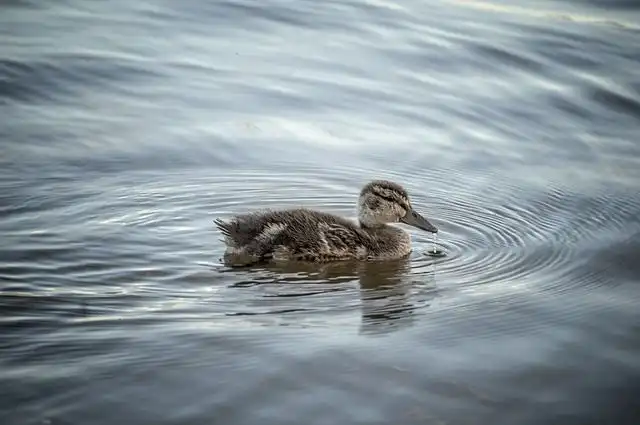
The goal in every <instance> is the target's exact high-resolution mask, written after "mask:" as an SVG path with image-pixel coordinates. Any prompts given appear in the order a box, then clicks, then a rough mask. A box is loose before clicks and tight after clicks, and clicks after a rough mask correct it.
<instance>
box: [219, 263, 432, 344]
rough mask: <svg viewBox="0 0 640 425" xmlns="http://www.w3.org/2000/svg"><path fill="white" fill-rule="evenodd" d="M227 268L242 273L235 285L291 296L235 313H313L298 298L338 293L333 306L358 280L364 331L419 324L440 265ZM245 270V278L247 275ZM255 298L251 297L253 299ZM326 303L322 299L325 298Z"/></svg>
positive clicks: (341, 302) (274, 295)
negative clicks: (415, 267)
mask: <svg viewBox="0 0 640 425" xmlns="http://www.w3.org/2000/svg"><path fill="white" fill-rule="evenodd" d="M219 271H220V272H222V273H236V274H237V276H235V278H234V279H233V280H234V283H232V284H230V285H229V286H230V287H231V288H251V287H256V286H261V285H262V286H266V285H270V286H271V288H272V289H271V290H265V291H264V292H262V293H260V294H255V296H262V297H266V298H271V299H274V298H275V299H286V300H287V301H288V302H287V303H286V304H278V303H274V304H272V305H270V306H269V308H267V309H261V310H260V311H253V312H251V311H240V312H235V313H230V314H231V315H234V316H239V315H242V316H252V315H262V314H280V313H292V312H302V311H304V312H307V313H312V312H313V310H310V309H305V308H301V307H300V306H301V302H298V303H296V299H301V298H303V297H309V296H321V295H333V294H336V295H337V296H336V297H331V298H329V299H328V300H329V301H330V302H331V305H330V306H329V307H330V309H336V310H339V309H340V308H341V307H342V306H344V305H345V299H348V297H349V296H350V292H352V289H353V288H352V287H351V286H350V285H349V284H350V283H353V282H358V283H359V285H358V294H359V297H358V298H359V302H360V306H359V308H360V310H361V327H360V332H361V333H362V334H375V333H387V332H392V331H395V330H398V329H400V328H403V327H407V326H410V325H411V324H413V321H414V315H415V314H416V310H417V309H418V308H420V307H422V306H424V305H425V303H428V301H429V300H430V299H431V298H433V297H434V294H435V292H434V288H435V264H434V265H433V267H432V268H431V271H430V272H425V271H424V270H420V271H418V270H416V271H414V272H413V273H412V268H411V258H410V257H405V258H402V259H398V260H392V261H336V262H331V263H324V264H314V263H309V262H299V261H292V262H279V263H273V262H272V263H265V264H261V265H259V266H249V267H245V268H237V267H230V268H223V269H220V270H219ZM242 275H244V278H243V277H242ZM252 301H255V300H249V304H251V303H252ZM319 305H321V303H319Z"/></svg>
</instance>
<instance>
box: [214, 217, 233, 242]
mask: <svg viewBox="0 0 640 425" xmlns="http://www.w3.org/2000/svg"><path fill="white" fill-rule="evenodd" d="M213 223H214V224H215V225H216V227H217V228H218V230H220V232H222V234H223V235H224V236H225V237H228V238H230V237H231V232H232V231H233V229H232V228H233V224H232V223H227V222H225V221H222V220H221V219H219V218H216V219H215V220H213Z"/></svg>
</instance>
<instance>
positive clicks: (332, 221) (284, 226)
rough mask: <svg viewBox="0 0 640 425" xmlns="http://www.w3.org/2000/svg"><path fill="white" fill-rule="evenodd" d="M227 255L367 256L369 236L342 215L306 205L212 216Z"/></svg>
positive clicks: (322, 258)
mask: <svg viewBox="0 0 640 425" xmlns="http://www.w3.org/2000/svg"><path fill="white" fill-rule="evenodd" d="M216 225H217V227H218V228H219V229H220V231H221V232H222V233H223V234H224V236H225V243H226V244H227V247H228V249H227V254H228V255H236V256H237V255H240V256H245V257H247V258H250V259H252V260H253V261H259V260H262V259H269V258H274V259H298V260H306V261H331V260H336V259H349V258H357V259H362V258H366V256H367V247H368V245H369V244H370V243H371V241H370V237H369V236H368V235H367V233H366V232H364V231H363V230H362V229H360V228H359V227H358V225H357V224H356V223H354V222H352V221H350V220H347V219H344V218H342V217H339V216H336V215H333V214H328V213H325V212H320V211H312V210H308V209H303V208H299V209H290V210H281V211H266V212H256V213H249V214H243V215H238V216H236V217H234V218H233V219H231V220H230V221H229V222H226V223H225V222H223V221H221V220H216Z"/></svg>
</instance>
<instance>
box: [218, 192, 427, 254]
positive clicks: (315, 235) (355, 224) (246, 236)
mask: <svg viewBox="0 0 640 425" xmlns="http://www.w3.org/2000/svg"><path fill="white" fill-rule="evenodd" d="M357 210H358V215H357V221H352V220H350V219H347V218H344V217H340V216H338V215H334V214H330V213H327V212H323V211H317V210H311V209H307V208H292V209H285V210H262V211H256V212H248V213H244V214H239V215H235V216H233V217H231V218H230V219H227V220H226V221H225V220H222V219H220V218H217V219H215V220H214V223H215V225H216V227H217V229H218V230H219V231H220V232H221V234H222V235H223V239H222V242H223V243H224V244H225V245H226V251H225V253H224V260H225V262H226V263H235V264H236V265H243V266H247V265H251V264H255V263H260V262H271V261H276V262H278V261H304V262H313V263H326V262H332V261H340V260H394V259H400V258H403V257H406V256H408V255H409V254H410V252H411V250H412V249H411V238H410V235H409V233H407V232H406V231H404V230H403V229H401V228H399V227H396V226H394V225H392V223H401V224H406V225H409V226H412V227H415V228H417V229H420V230H423V231H426V232H430V233H437V232H438V229H437V227H436V226H434V225H433V224H432V223H431V222H430V221H429V220H427V219H426V218H425V217H424V216H423V215H422V214H420V213H419V212H418V211H416V210H415V209H414V208H413V206H412V204H411V200H410V199H409V194H408V193H407V190H406V189H404V187H402V186H401V185H400V184H398V183H395V182H392V181H389V180H373V181H370V182H369V183H367V184H365V185H364V187H363V188H362V190H361V191H360V194H359V197H358V203H357Z"/></svg>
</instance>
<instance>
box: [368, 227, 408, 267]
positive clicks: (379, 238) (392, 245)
mask: <svg viewBox="0 0 640 425" xmlns="http://www.w3.org/2000/svg"><path fill="white" fill-rule="evenodd" d="M360 228H361V229H362V230H364V231H365V232H367V234H368V235H369V236H370V237H371V245H372V246H371V247H370V249H371V250H372V254H373V255H374V256H375V257H381V258H382V257H400V256H403V255H406V254H408V253H409V252H410V251H411V238H410V236H409V234H408V233H407V232H405V231H404V230H402V229H400V228H398V227H395V226H390V225H388V224H376V225H375V226H371V225H367V224H365V223H363V222H362V221H360Z"/></svg>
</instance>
